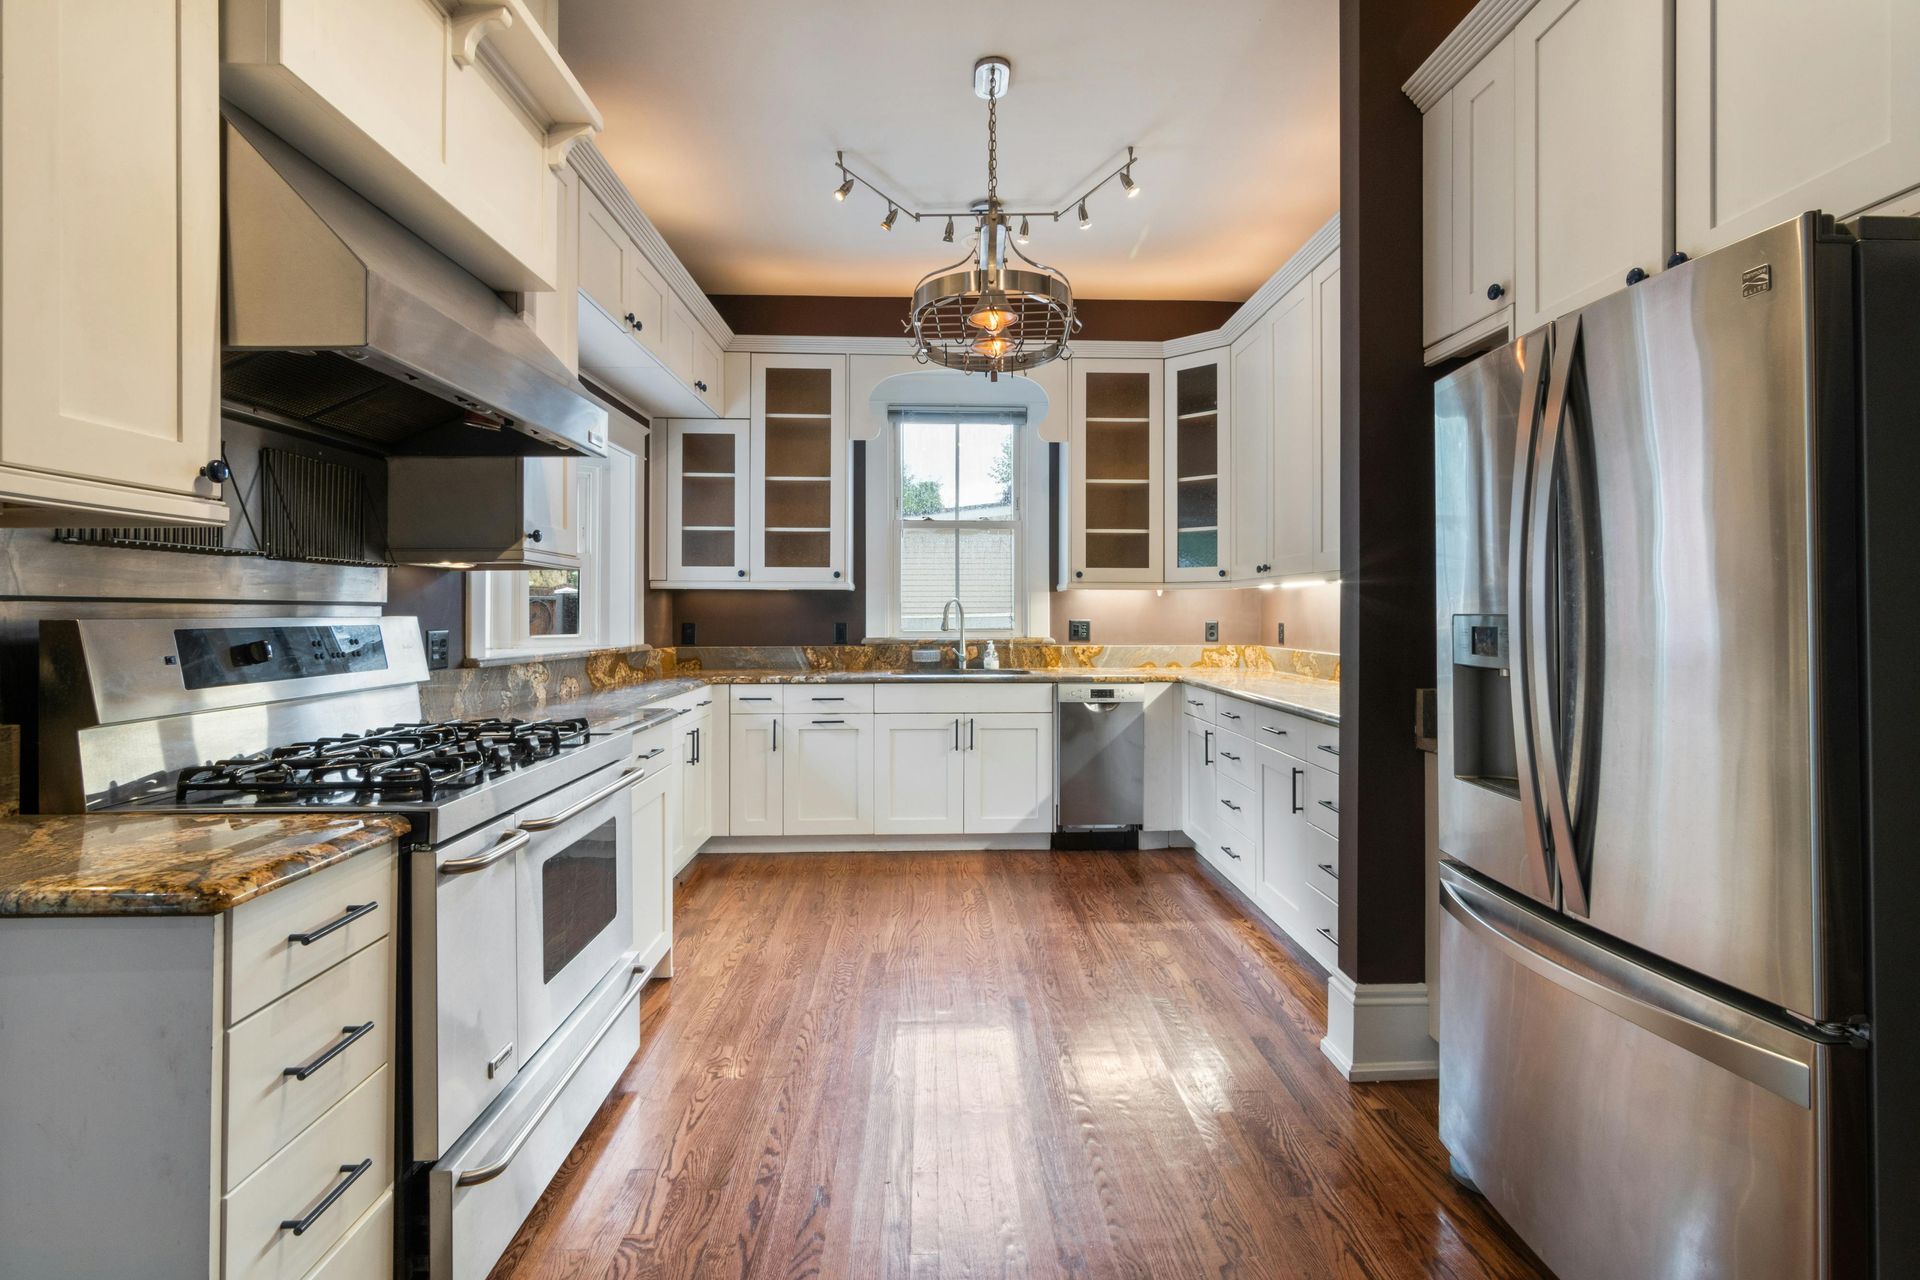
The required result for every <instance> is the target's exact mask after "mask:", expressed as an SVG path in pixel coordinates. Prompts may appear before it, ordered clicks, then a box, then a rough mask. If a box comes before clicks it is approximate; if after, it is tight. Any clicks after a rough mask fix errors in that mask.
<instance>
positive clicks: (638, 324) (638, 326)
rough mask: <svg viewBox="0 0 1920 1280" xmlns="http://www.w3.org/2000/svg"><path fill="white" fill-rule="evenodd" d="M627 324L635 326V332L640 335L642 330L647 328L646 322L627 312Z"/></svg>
mask: <svg viewBox="0 0 1920 1280" xmlns="http://www.w3.org/2000/svg"><path fill="white" fill-rule="evenodd" d="M627 323H628V324H630V325H632V326H633V331H634V332H635V333H638V332H640V331H641V330H642V329H644V328H646V327H647V326H646V324H645V322H644V321H642V320H641V319H640V317H638V316H636V315H634V314H633V312H631V311H629V312H627Z"/></svg>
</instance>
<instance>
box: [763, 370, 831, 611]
mask: <svg viewBox="0 0 1920 1280" xmlns="http://www.w3.org/2000/svg"><path fill="white" fill-rule="evenodd" d="M846 397H847V360H846V357H845V356H763V355H756V356H754V357H753V489H752V501H751V504H750V512H751V515H750V519H751V522H752V528H753V537H752V541H751V551H750V555H751V564H750V568H749V576H750V578H751V579H752V580H753V581H754V582H765V583H777V584H780V585H783V586H785V585H792V584H795V583H811V584H813V585H815V586H823V587H834V586H851V585H852V582H851V580H850V578H849V577H848V574H847V525H848V524H849V510H850V509H849V506H848V501H847V494H848V486H847V453H848V451H847V411H846Z"/></svg>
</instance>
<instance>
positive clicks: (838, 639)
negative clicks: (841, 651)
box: [833, 622, 847, 644]
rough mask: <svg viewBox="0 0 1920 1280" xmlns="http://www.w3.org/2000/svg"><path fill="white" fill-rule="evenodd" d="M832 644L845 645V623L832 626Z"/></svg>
mask: <svg viewBox="0 0 1920 1280" xmlns="http://www.w3.org/2000/svg"><path fill="white" fill-rule="evenodd" d="M833 642H834V643H835V644H845V643H846V642H847V624H846V623H844V622H836V623H834V624H833Z"/></svg>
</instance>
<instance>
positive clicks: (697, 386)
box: [693, 378, 707, 395]
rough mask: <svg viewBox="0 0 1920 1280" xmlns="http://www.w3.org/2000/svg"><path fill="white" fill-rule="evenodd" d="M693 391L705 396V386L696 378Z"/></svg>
mask: <svg viewBox="0 0 1920 1280" xmlns="http://www.w3.org/2000/svg"><path fill="white" fill-rule="evenodd" d="M693 389H694V390H695V391H698V392H700V393H701V394H702V395H704V394H706V390H707V384H706V383H704V382H701V381H700V380H699V379H697V378H696V379H695V380H694V383H693Z"/></svg>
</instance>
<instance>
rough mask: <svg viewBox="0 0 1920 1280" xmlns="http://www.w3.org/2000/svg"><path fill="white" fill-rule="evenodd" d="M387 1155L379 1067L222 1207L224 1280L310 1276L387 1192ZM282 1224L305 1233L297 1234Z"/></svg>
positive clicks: (387, 1074) (384, 1086) (385, 1072)
mask: <svg viewBox="0 0 1920 1280" xmlns="http://www.w3.org/2000/svg"><path fill="white" fill-rule="evenodd" d="M392 1149H393V1073H392V1071H391V1070H389V1069H388V1068H386V1067H382V1068H381V1069H380V1070H379V1071H377V1072H375V1073H374V1074H373V1076H372V1077H370V1078H369V1079H368V1080H366V1081H365V1082H364V1083H363V1084H361V1085H360V1087H359V1088H357V1089H355V1090H354V1091H353V1092H352V1093H350V1094H348V1095H347V1096H346V1097H345V1098H342V1099H341V1100H340V1101H339V1103H337V1104H336V1105H335V1106H334V1108H333V1110H331V1111H329V1112H327V1114H326V1115H324V1116H322V1117H320V1119H318V1120H316V1121H315V1122H314V1123H313V1124H312V1126H310V1127H309V1128H308V1129H307V1131H306V1132H305V1133H303V1134H301V1135H300V1136H299V1137H297V1138H295V1139H294V1140H293V1141H292V1142H290V1143H288V1144H287V1146H286V1147H285V1148H284V1149H283V1150H282V1151H281V1152H280V1153H279V1154H278V1155H276V1156H274V1157H273V1158H272V1159H271V1160H269V1161H267V1162H266V1163H265V1164H263V1165H261V1166H260V1168H259V1170H258V1171H256V1172H255V1173H254V1175H253V1176H252V1177H250V1178H248V1179H247V1180H246V1181H245V1182H242V1183H241V1184H240V1185H239V1186H238V1187H236V1188H234V1189H233V1190H232V1191H231V1192H229V1193H228V1194H227V1196H226V1198H225V1199H224V1200H223V1201H222V1202H221V1233H222V1239H223V1241H224V1246H225V1256H226V1270H225V1272H224V1274H225V1275H226V1276H227V1278H228V1280H296V1277H300V1276H304V1275H306V1274H307V1273H308V1272H309V1271H311V1270H313V1267H314V1264H315V1263H317V1262H318V1261H319V1260H320V1257H321V1255H322V1254H324V1253H326V1252H327V1251H328V1250H329V1249H330V1248H332V1247H333V1245H334V1244H335V1243H337V1242H338V1241H339V1240H341V1239H342V1238H343V1237H344V1236H345V1235H346V1234H347V1230H348V1228H350V1227H352V1226H353V1225H354V1224H355V1223H356V1222H358V1221H359V1220H360V1218H361V1217H362V1216H363V1215H364V1214H365V1213H366V1212H367V1210H368V1209H370V1208H372V1207H373V1202H374V1201H375V1200H378V1199H379V1198H380V1197H381V1195H382V1194H384V1193H385V1192H387V1191H388V1190H390V1189H391V1188H392V1186H393V1160H392ZM363 1165H364V1166H365V1167H364V1170H362V1166H363ZM356 1170H362V1171H361V1172H359V1173H358V1174H357V1175H356V1173H355V1171H356ZM349 1179H351V1181H349ZM336 1193H337V1194H336ZM328 1196H333V1197H334V1199H333V1200H332V1202H331V1203H326V1202H327V1197H328ZM323 1203H325V1204H326V1207H325V1208H324V1209H322V1208H321V1206H322V1204H323ZM316 1211H317V1212H316ZM308 1220H310V1221H308ZM287 1222H306V1223H307V1226H306V1230H305V1231H304V1232H302V1233H301V1234H299V1235H295V1234H294V1230H293V1228H292V1227H289V1226H283V1225H282V1224H283V1223H287Z"/></svg>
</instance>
